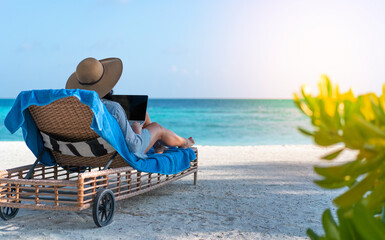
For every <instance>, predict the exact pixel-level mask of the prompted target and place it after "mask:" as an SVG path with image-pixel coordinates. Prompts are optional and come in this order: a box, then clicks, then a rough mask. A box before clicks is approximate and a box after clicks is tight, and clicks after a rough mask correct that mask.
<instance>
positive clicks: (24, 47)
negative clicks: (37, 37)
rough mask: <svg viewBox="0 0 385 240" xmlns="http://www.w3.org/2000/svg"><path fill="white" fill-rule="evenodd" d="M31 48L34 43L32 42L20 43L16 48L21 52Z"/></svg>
mask: <svg viewBox="0 0 385 240" xmlns="http://www.w3.org/2000/svg"><path fill="white" fill-rule="evenodd" d="M32 48H34V45H33V44H32V43H23V44H21V45H20V46H19V47H18V48H17V50H19V51H22V52H25V51H29V50H31V49H32Z"/></svg>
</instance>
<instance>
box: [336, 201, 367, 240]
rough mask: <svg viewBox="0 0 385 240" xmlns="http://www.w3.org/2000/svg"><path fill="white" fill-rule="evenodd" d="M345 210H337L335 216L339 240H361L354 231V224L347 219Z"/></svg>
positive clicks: (350, 219) (349, 218)
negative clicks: (336, 217)
mask: <svg viewBox="0 0 385 240" xmlns="http://www.w3.org/2000/svg"><path fill="white" fill-rule="evenodd" d="M346 212H347V210H345V209H342V208H339V209H337V216H338V222H339V224H340V225H339V233H340V237H341V239H344V240H359V239H361V237H360V235H359V234H358V232H357V231H356V230H355V227H354V223H353V220H352V218H351V217H347V215H348V214H346Z"/></svg>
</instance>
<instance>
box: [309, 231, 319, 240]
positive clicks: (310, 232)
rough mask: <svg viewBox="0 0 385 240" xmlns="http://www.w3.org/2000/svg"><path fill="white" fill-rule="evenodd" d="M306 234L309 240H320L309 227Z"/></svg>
mask: <svg viewBox="0 0 385 240" xmlns="http://www.w3.org/2000/svg"><path fill="white" fill-rule="evenodd" d="M306 234H307V235H308V236H309V238H310V239H311V240H320V237H319V236H318V235H317V234H316V233H315V232H314V231H313V230H311V229H310V228H308V229H307V231H306Z"/></svg>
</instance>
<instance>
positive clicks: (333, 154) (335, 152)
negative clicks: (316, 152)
mask: <svg viewBox="0 0 385 240" xmlns="http://www.w3.org/2000/svg"><path fill="white" fill-rule="evenodd" d="M344 149H345V148H341V149H339V150H337V151H334V152H332V153H329V154H327V155H325V156H323V157H322V159H325V160H333V159H335V158H336V157H338V155H340V153H341V152H342V151H343V150H344Z"/></svg>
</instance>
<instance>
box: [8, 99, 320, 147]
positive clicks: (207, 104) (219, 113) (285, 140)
mask: <svg viewBox="0 0 385 240" xmlns="http://www.w3.org/2000/svg"><path fill="white" fill-rule="evenodd" d="M13 103H14V99H0V141H23V136H22V132H21V131H20V130H19V131H17V132H16V133H15V134H13V135H12V134H10V133H9V131H8V130H7V129H6V128H5V126H4V119H5V116H6V115H7V113H8V112H9V110H10V109H11V107H12V105H13ZM148 112H149V114H150V117H151V120H152V121H153V122H158V123H160V124H161V125H162V126H164V127H166V128H169V129H171V130H173V131H174V132H176V133H177V134H179V135H181V136H184V137H190V136H192V137H193V138H194V139H195V141H196V144H198V145H215V146H238V145H241V146H247V145H284V144H311V143H312V141H311V140H310V139H309V138H307V137H305V136H303V135H301V134H300V133H299V132H298V130H297V127H298V126H302V127H305V128H308V129H310V124H309V120H308V119H306V117H305V116H304V115H303V114H302V113H301V112H299V110H298V109H297V108H295V106H294V104H293V101H292V100H262V99H150V100H149V104H148Z"/></svg>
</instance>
